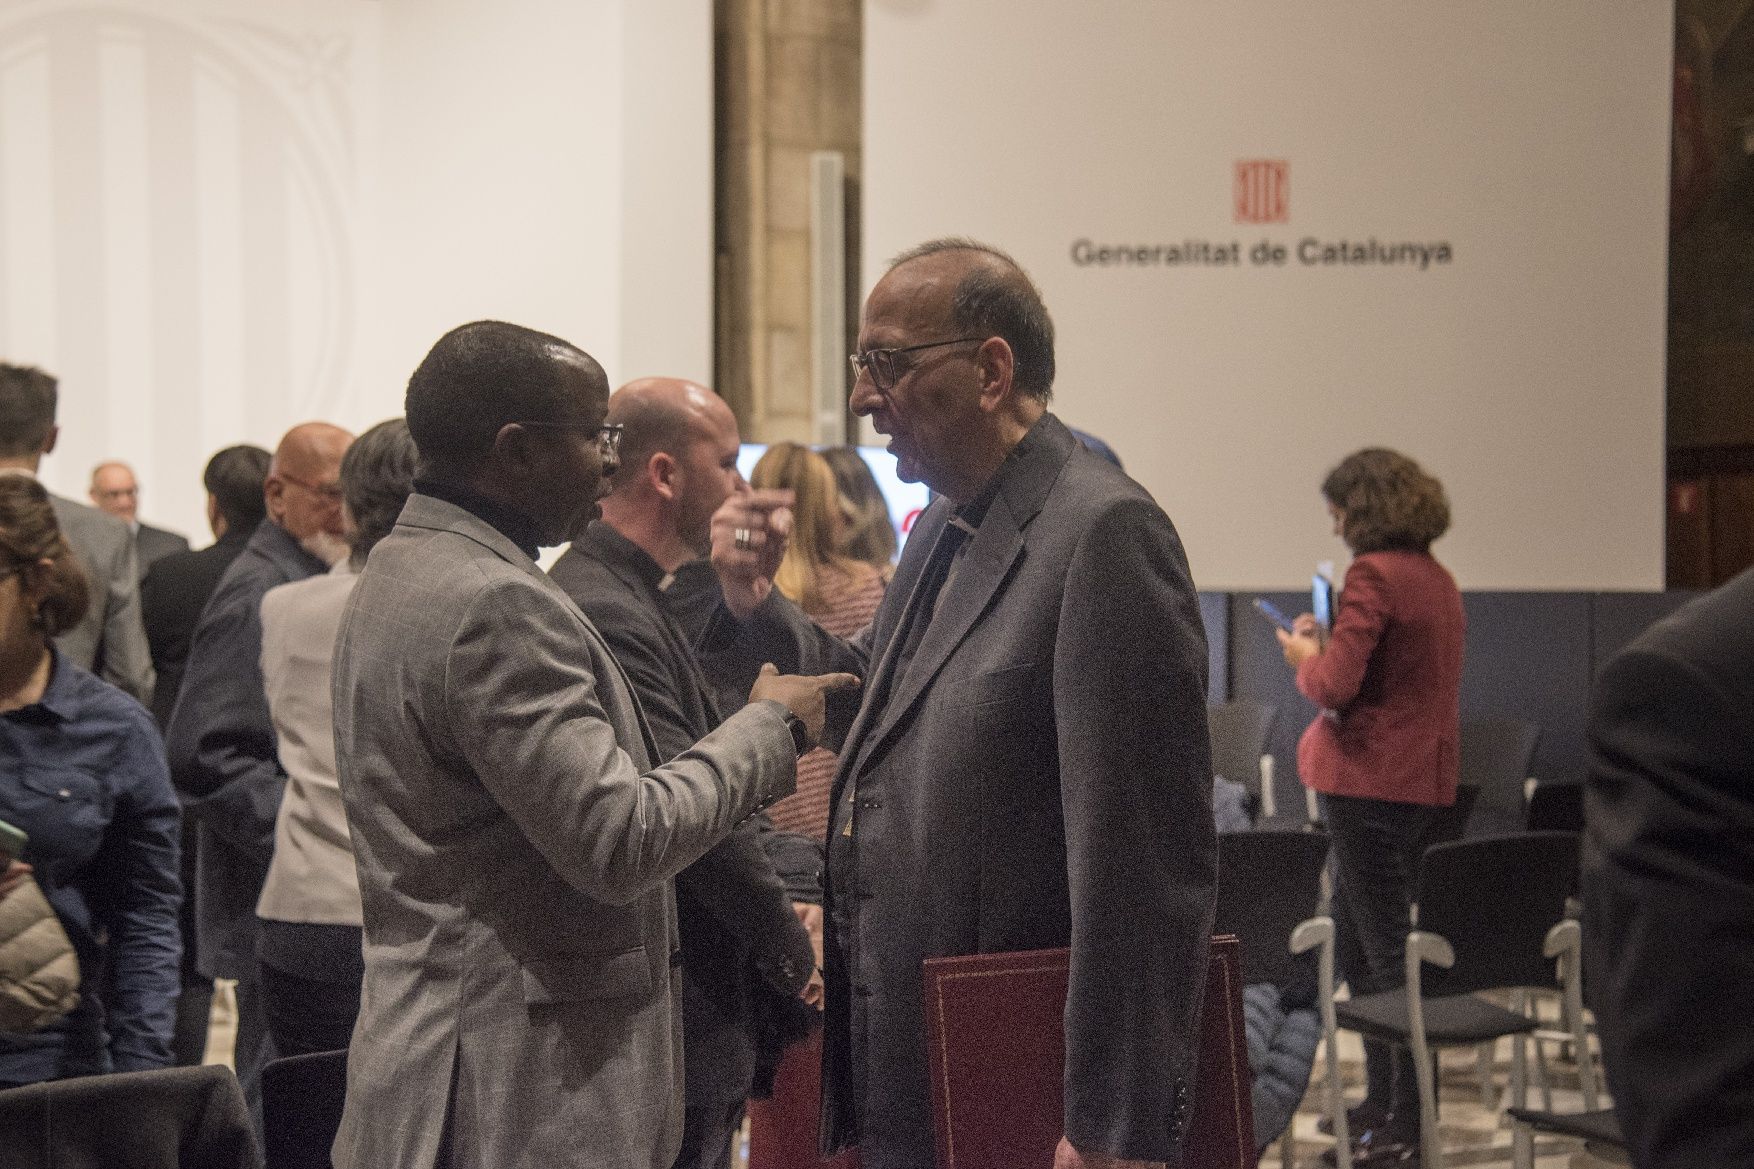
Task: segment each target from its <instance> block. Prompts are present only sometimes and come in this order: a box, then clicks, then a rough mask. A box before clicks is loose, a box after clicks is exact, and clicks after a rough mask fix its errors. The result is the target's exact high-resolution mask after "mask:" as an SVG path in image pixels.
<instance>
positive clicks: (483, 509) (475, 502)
mask: <svg viewBox="0 0 1754 1169" xmlns="http://www.w3.org/2000/svg"><path fill="white" fill-rule="evenodd" d="M414 490H416V491H418V492H420V494H422V495H430V496H432V497H433V498H434V499H442V500H444V501H445V502H446V503H449V504H454V505H456V506H457V507H460V508H462V509H463V510H464V511H466V512H468V513H469V514H470V515H472V516H474V517H475V518H476V519H478V520H480V521H481V522H482V523H484V524H487V525H488V526H490V527H491V528H493V529H494V530H495V531H496V532H498V533H499V534H500V535H502V536H504V537H505V538H506V539H508V540H510V541H511V542H512V543H514V544H516V545H517V546H518V550H519V551H520V552H522V553H523V554H524V555H525V556H528V557H529V558H530V559H531V560H534V559H536V557H537V555H538V554H539V553H540V552H541V545H542V531H541V529H540V528H538V527H537V526H536V521H535V520H532V519H531V518H530V517H529V516H527V515H525V514H524V513H523V512H521V511H519V510H518V509H517V508H515V507H512V506H511V505H510V504H505V503H501V502H500V501H499V500H497V499H489V498H488V497H487V496H485V495H483V494H481V493H480V492H479V491H475V490H472V489H470V488H468V487H462V486H459V485H457V484H455V483H440V482H438V481H437V480H435V479H416V480H415V481H414Z"/></svg>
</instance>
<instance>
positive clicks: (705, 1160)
mask: <svg viewBox="0 0 1754 1169" xmlns="http://www.w3.org/2000/svg"><path fill="white" fill-rule="evenodd" d="M742 1127H743V1102H742V1101H741V1100H739V1101H737V1102H736V1103H735V1104H717V1105H705V1106H696V1105H693V1104H690V1105H688V1106H687V1107H686V1108H684V1109H683V1110H682V1151H681V1152H679V1153H677V1154H676V1163H675V1165H674V1166H672V1169H729V1166H730V1164H731V1143H732V1142H733V1141H735V1140H736V1139H737V1133H738V1131H739V1130H740V1129H741V1128H742Z"/></svg>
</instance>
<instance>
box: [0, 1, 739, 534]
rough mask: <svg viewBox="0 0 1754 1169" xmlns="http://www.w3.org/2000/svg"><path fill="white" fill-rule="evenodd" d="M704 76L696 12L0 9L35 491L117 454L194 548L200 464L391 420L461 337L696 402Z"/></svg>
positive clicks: (15, 323)
mask: <svg viewBox="0 0 1754 1169" xmlns="http://www.w3.org/2000/svg"><path fill="white" fill-rule="evenodd" d="M711 67H712V63H711V10H710V6H709V5H707V4H705V3H704V0H500V2H496V3H493V4H482V3H478V2H475V0H105V2H103V3H91V2H89V0H87V2H79V0H0V357H3V358H4V359H6V360H11V361H20V362H26V363H31V364H37V365H41V366H43V367H44V368H46V369H49V370H51V371H52V372H54V373H55V374H56V375H57V376H59V377H60V379H61V392H62V405H61V423H62V439H61V445H60V448H59V449H58V450H57V452H56V453H55V454H54V455H53V456H51V458H50V459H49V460H48V462H47V463H45V466H44V479H45V481H47V482H48V483H49V485H50V486H51V487H52V488H54V489H55V490H58V491H60V492H62V493H64V494H67V495H70V496H72V497H74V498H84V494H85V488H86V484H87V476H88V473H89V471H90V468H91V466H92V465H93V464H94V463H95V462H97V461H99V460H100V459H103V458H109V457H120V458H124V459H127V460H129V461H130V462H132V463H133V464H134V465H135V467H136V469H137V470H138V472H139V474H140V477H141V481H142V485H143V489H144V493H145V499H144V504H143V509H142V510H143V514H144V515H146V516H147V517H148V518H150V519H152V520H153V521H154V522H158V523H162V524H166V525H168V526H171V527H177V528H180V529H182V530H184V531H186V532H188V533H189V534H190V535H191V536H192V537H194V538H195V542H196V543H197V545H199V544H201V543H204V542H205V539H206V531H205V523H204V521H203V519H202V518H201V516H202V511H201V505H202V494H201V489H200V484H199V475H200V470H201V467H202V465H203V464H204V463H205V461H206V459H207V457H208V456H209V455H210V454H211V453H212V452H213V451H214V450H216V449H218V448H219V447H221V446H225V445H229V444H231V443H234V442H243V441H248V442H256V443H259V444H261V445H264V446H270V447H271V446H272V445H273V443H274V441H275V440H276V439H277V438H278V436H279V435H280V434H281V433H282V432H283V431H284V430H285V429H286V428H287V427H288V426H290V425H292V424H294V423H297V422H300V421H303V420H305V419H309V418H328V419H333V420H335V421H337V422H340V423H342V424H344V425H347V426H350V427H353V428H356V429H357V428H363V427H364V426H368V425H370V424H372V423H374V422H376V421H379V420H381V419H383V418H385V417H388V416H390V415H393V414H398V413H400V412H401V400H402V392H403V388H404V385H405V382H406V380H407V376H408V374H409V372H410V371H411V370H412V369H413V367H414V365H415V364H416V363H417V362H418V361H419V359H420V357H421V355H422V354H423V353H424V352H425V350H426V348H427V347H428V346H429V345H430V344H431V343H432V341H434V340H435V339H436V338H437V337H438V336H439V334H440V333H442V332H443V331H444V330H445V329H447V328H449V327H451V326H452V325H456V324H459V323H462V322H463V321H466V320H470V319H474V318H477V317H483V316H494V317H500V318H504V319H509V320H514V321H518V322H520V323H524V324H529V325H533V326H535V327H539V328H544V329H548V330H552V331H554V332H558V333H560V334H561V335H563V336H566V337H568V338H570V339H572V340H574V341H576V342H578V343H579V344H581V345H583V346H584V347H585V348H586V349H588V350H590V351H591V352H592V353H593V354H594V355H596V356H597V357H598V358H599V359H600V360H601V361H602V362H603V363H604V365H605V367H606V368H607V369H608V371H609V374H610V377H611V379H612V380H615V381H619V380H622V379H624V378H626V377H631V376H635V375H636V374H640V373H651V372H666V373H675V374H680V375H683V376H689V377H695V378H702V379H704V378H706V377H707V376H708V375H709V372H710V368H711V288H712V255H711V247H712V244H711V207H712V202H711V200H712V137H711V136H712V118H711ZM659 79H661V81H660V80H659ZM654 288H656V289H658V290H659V292H658V293H656V294H655V293H654V292H653V289H654ZM629 362H634V363H637V365H634V366H632V367H629V365H628V364H627V363H629Z"/></svg>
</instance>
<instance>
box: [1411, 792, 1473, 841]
mask: <svg viewBox="0 0 1754 1169" xmlns="http://www.w3.org/2000/svg"><path fill="white" fill-rule="evenodd" d="M1479 799H1480V789H1479V788H1477V787H1458V788H1456V802H1455V803H1453V804H1451V805H1450V806H1449V807H1447V808H1439V809H1438V810H1437V815H1436V816H1435V817H1434V818H1433V819H1432V821H1431V827H1430V828H1428V829H1427V830H1426V833H1425V841H1424V845H1425V847H1426V848H1430V847H1431V846H1432V845H1434V844H1448V843H1449V842H1450V841H1452V840H1460V839H1461V838H1462V833H1463V831H1464V830H1465V829H1466V828H1467V827H1468V817H1469V816H1471V815H1473V813H1474V804H1475V803H1476V802H1477V801H1478V800H1479Z"/></svg>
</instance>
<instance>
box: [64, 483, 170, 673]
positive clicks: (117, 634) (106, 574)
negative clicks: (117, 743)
mask: <svg viewBox="0 0 1754 1169" xmlns="http://www.w3.org/2000/svg"><path fill="white" fill-rule="evenodd" d="M49 503H50V504H51V505H52V506H53V507H54V509H55V521H56V522H57V523H58V524H60V525H61V534H62V535H64V536H66V537H67V543H69V544H71V545H72V546H73V551H74V552H75V553H76V554H77V555H78V557H79V559H80V562H81V563H82V564H83V565H84V567H85V572H86V579H87V580H89V581H90V582H91V604H90V606H89V607H88V608H87V609H86V611H85V618H84V620H82V621H80V623H79V624H78V625H75V626H74V627H73V628H72V629H69V630H68V631H67V632H66V633H63V634H62V635H61V636H60V637H58V638H56V639H55V644H56V645H57V646H59V647H60V649H61V652H62V653H64V654H66V655H67V656H68V657H70V658H72V659H73V660H74V661H75V662H77V663H78V664H79V665H81V666H84V667H85V668H86V669H88V670H90V671H91V672H92V673H94V674H96V675H98V676H99V677H100V678H102V679H103V680H104V681H106V682H108V683H110V685H112V686H119V687H121V688H122V689H123V690H126V691H127V692H128V693H129V694H132V695H133V696H134V697H136V698H138V699H139V700H140V701H141V702H142V703H144V704H145V705H147V706H150V705H152V683H153V674H152V653H151V651H150V650H149V649H148V648H147V646H146V627H145V626H144V625H142V624H141V622H140V569H139V562H138V560H137V559H136V557H135V551H134V535H133V533H131V532H130V531H129V530H128V525H127V524H125V523H123V522H122V521H121V520H119V519H117V518H116V517H115V516H113V515H105V514H104V513H103V512H101V511H99V510H98V509H97V508H95V507H86V506H85V505H84V504H83V503H75V502H73V501H72V500H71V499H63V498H61V497H60V496H59V495H50V496H49Z"/></svg>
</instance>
